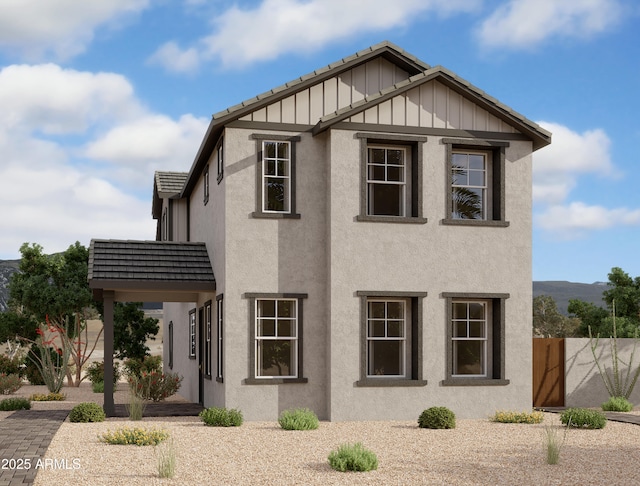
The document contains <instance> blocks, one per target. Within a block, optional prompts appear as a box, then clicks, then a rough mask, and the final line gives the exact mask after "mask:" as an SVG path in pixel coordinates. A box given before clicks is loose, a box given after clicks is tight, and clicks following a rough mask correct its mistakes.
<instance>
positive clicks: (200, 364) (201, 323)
mask: <svg viewBox="0 0 640 486" xmlns="http://www.w3.org/2000/svg"><path fill="white" fill-rule="evenodd" d="M198 336H199V338H198V403H199V404H200V405H204V372H205V368H204V346H205V342H204V340H205V329H204V307H200V309H199V310H198Z"/></svg>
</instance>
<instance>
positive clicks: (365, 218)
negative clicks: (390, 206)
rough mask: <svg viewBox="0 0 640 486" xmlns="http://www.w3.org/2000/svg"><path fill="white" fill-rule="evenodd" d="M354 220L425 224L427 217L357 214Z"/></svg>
mask: <svg viewBox="0 0 640 486" xmlns="http://www.w3.org/2000/svg"><path fill="white" fill-rule="evenodd" d="M356 221H361V222H367V223H404V224H426V223H427V218H419V217H414V216H369V215H365V214H359V215H358V216H356Z"/></svg>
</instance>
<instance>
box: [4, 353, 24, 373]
mask: <svg viewBox="0 0 640 486" xmlns="http://www.w3.org/2000/svg"><path fill="white" fill-rule="evenodd" d="M22 362H23V360H22V359H21V358H19V357H14V358H9V356H7V355H5V354H0V374H2V373H4V374H5V375H20V376H22V374H23V373H24V368H23V367H22V364H23V363H22Z"/></svg>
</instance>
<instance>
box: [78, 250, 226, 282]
mask: <svg viewBox="0 0 640 486" xmlns="http://www.w3.org/2000/svg"><path fill="white" fill-rule="evenodd" d="M114 283H115V284H117V285H122V284H125V283H137V284H145V283H147V284H149V286H150V287H154V284H157V283H163V285H176V286H179V285H181V284H186V285H187V286H189V287H190V288H196V287H197V288H200V287H202V289H210V290H211V289H215V277H214V275H213V270H212V267H211V261H210V260H209V254H208V252H207V248H206V246H205V244H204V243H177V242H167V241H120V240H92V241H91V245H90V247H89V286H90V287H92V288H107V287H106V286H105V284H107V286H108V285H110V284H114Z"/></svg>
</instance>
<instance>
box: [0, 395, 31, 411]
mask: <svg viewBox="0 0 640 486" xmlns="http://www.w3.org/2000/svg"><path fill="white" fill-rule="evenodd" d="M30 408H31V402H30V401H29V400H27V399H26V398H21V397H11V398H5V399H4V400H2V401H0V411H3V412H9V411H13V410H23V409H24V410H29V409H30Z"/></svg>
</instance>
